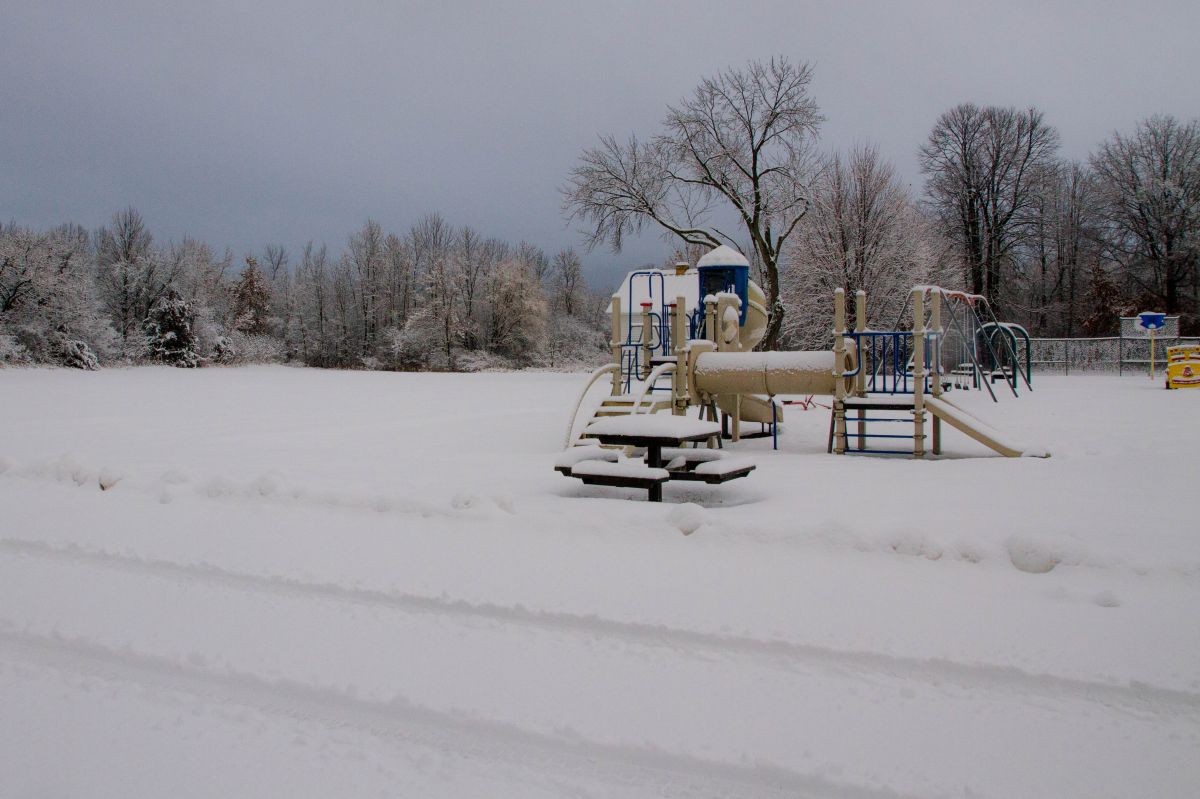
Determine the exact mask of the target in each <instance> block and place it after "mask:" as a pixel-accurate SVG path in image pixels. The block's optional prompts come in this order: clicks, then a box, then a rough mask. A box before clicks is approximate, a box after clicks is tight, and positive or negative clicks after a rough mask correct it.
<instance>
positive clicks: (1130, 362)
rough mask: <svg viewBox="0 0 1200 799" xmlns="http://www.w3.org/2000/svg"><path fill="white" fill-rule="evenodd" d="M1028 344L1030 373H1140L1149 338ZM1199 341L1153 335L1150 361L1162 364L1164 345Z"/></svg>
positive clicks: (1043, 340) (1147, 364) (1146, 359)
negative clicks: (1030, 357)
mask: <svg viewBox="0 0 1200 799" xmlns="http://www.w3.org/2000/svg"><path fill="white" fill-rule="evenodd" d="M1030 344H1031V345H1032V348H1033V351H1032V356H1033V357H1032V363H1033V372H1034V374H1035V375H1036V374H1038V373H1039V372H1040V373H1042V374H1071V373H1073V372H1099V373H1110V374H1123V373H1125V372H1131V373H1132V372H1138V373H1140V372H1144V371H1146V370H1147V369H1149V367H1150V339H1148V338H1145V337H1142V336H1138V337H1136V338H1132V337H1131V338H1122V337H1120V336H1112V337H1109V338H1035V339H1033V340H1032V341H1031V342H1030ZM1178 344H1200V338H1182V337H1180V336H1178V335H1176V336H1155V338H1154V362H1155V363H1156V364H1159V365H1161V366H1162V367H1165V366H1166V363H1167V347H1174V346H1176V345H1178Z"/></svg>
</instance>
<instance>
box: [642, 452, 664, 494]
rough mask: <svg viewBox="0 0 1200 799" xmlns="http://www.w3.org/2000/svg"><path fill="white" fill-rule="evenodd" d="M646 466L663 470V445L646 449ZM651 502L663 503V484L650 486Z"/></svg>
mask: <svg viewBox="0 0 1200 799" xmlns="http://www.w3.org/2000/svg"><path fill="white" fill-rule="evenodd" d="M646 465H647V466H648V467H650V468H651V469H661V468H662V444H650V445H648V446H647V447H646ZM648 499H649V500H650V501H651V502H662V483H655V484H654V485H652V486H650V496H649V497H648Z"/></svg>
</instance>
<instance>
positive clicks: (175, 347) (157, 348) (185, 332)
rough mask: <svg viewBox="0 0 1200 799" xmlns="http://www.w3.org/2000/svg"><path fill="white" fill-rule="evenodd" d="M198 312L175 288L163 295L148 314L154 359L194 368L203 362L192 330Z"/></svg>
mask: <svg viewBox="0 0 1200 799" xmlns="http://www.w3.org/2000/svg"><path fill="white" fill-rule="evenodd" d="M195 319H196V314H195V312H194V311H193V310H192V306H191V305H190V304H188V302H187V300H185V299H183V297H180V296H179V293H178V292H176V291H175V290H174V289H168V290H167V293H166V294H164V295H163V296H162V297H160V298H159V299H158V300H157V301H156V302H155V303H154V305H153V306H151V308H150V315H149V316H148V317H146V322H145V330H146V345H147V349H148V350H149V354H150V357H151V358H154V359H156V360H159V361H162V362H163V363H169V364H172V365H174V366H179V367H182V368H186V369H192V368H195V367H197V366H199V365H200V356H199V354H198V353H197V352H196V344H197V341H196V334H195V333H194V332H193V330H192V324H193V322H195Z"/></svg>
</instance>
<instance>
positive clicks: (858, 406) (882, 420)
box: [827, 394, 916, 455]
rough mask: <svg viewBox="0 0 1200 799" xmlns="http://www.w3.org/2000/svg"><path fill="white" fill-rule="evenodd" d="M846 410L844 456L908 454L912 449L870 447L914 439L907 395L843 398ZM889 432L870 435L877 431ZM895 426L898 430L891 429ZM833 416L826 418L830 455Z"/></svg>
mask: <svg viewBox="0 0 1200 799" xmlns="http://www.w3.org/2000/svg"><path fill="white" fill-rule="evenodd" d="M845 409H846V453H847V454H857V453H864V454H871V455H911V454H912V446H911V444H909V445H907V446H906V447H905V448H904V449H881V448H879V447H875V446H870V445H871V444H872V443H874V442H877V441H878V442H882V443H885V444H886V443H887V442H893V443H900V442H911V441H912V440H913V438H914V433H913V429H914V428H913V422H914V417H915V415H916V414H915V412H916V406H915V404H914V402H913V397H912V395H911V394H898V395H896V394H887V395H878V394H875V395H872V394H868V395H867V396H865V397H847V398H846V399H845ZM881 424H882V425H885V427H884V428H883V429H884V430H889V431H893V432H871V430H872V429H874V430H879V429H880V428H879V425H881ZM895 425H899V427H895ZM833 433H834V415H833V413H830V416H829V442H828V446H827V451H828V452H833V437H834V436H833Z"/></svg>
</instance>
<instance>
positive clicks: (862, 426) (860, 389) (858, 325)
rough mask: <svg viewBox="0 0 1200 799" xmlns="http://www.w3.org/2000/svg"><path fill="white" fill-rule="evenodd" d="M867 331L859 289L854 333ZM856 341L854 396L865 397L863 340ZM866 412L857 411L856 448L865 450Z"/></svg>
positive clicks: (864, 301)
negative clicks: (856, 370) (856, 369)
mask: <svg viewBox="0 0 1200 799" xmlns="http://www.w3.org/2000/svg"><path fill="white" fill-rule="evenodd" d="M866 331H867V292H865V291H863V290H862V289H859V290H858V291H856V292H854V332H855V333H859V334H862V333H865V332H866ZM855 341H856V345H857V347H856V350H855V352H854V359H855V363H857V364H858V375H856V376H855V378H854V396H856V397H865V396H867V367H866V364H865V363H863V339H862V336H861V335H859V337H858V338H857V339H855ZM866 415H867V412H866V411H865V410H864V409H862V408H859V409H858V424H857V429H858V448H859V449H866V448H867V423H866V421H864V418H865V417H866Z"/></svg>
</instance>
